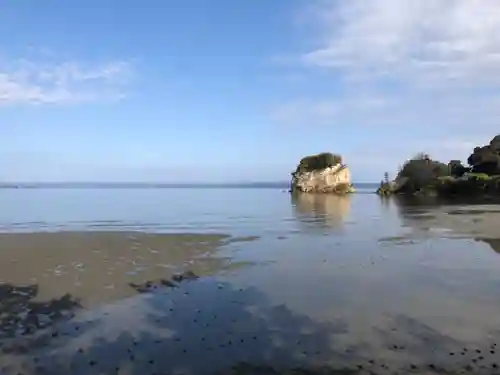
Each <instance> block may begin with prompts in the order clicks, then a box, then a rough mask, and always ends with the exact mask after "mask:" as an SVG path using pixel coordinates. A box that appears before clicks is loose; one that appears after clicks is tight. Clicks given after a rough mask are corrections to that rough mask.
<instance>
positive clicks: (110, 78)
mask: <svg viewBox="0 0 500 375" xmlns="http://www.w3.org/2000/svg"><path fill="white" fill-rule="evenodd" d="M131 75H132V65H131V64H130V63H129V62H124V61H112V62H107V63H104V64H95V65H91V64H84V63H81V62H73V61H70V62H55V63H54V62H47V61H33V60H27V59H20V60H8V61H2V60H0V105H1V104H4V105H9V104H10V105H12V104H59V103H81V102H94V101H107V100H118V99H121V98H123V97H124V95H125V91H124V90H125V87H126V85H127V83H128V81H129V79H130V77H131Z"/></svg>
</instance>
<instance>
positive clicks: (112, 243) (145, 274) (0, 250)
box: [0, 232, 240, 308]
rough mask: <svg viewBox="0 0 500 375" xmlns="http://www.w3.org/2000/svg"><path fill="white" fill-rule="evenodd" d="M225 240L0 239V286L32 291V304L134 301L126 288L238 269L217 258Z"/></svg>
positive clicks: (127, 235)
mask: <svg viewBox="0 0 500 375" xmlns="http://www.w3.org/2000/svg"><path fill="white" fill-rule="evenodd" d="M238 240H240V239H239V238H231V237H230V236H228V235H224V234H147V233H141V232H56V233H3V234H0V282H2V283H10V284H13V285H21V286H22V285H36V286H37V290H38V293H37V295H36V297H35V298H34V300H42V301H46V300H50V299H53V298H60V297H61V296H63V295H65V294H69V295H71V296H74V297H75V298H78V300H79V301H80V303H81V304H82V306H84V307H86V308H92V307H95V306H98V305H99V304H102V303H106V302H112V301H116V300H119V299H122V298H125V297H129V296H131V295H133V294H134V293H133V291H132V290H131V289H130V287H129V283H141V282H144V281H145V280H151V279H155V278H171V277H172V276H173V275H174V274H176V273H179V272H184V271H185V270H188V269H189V270H191V271H193V272H196V273H197V274H198V275H209V274H214V273H219V272H221V271H224V270H230V269H233V268H237V267H238V264H235V263H232V262H231V259H229V258H225V257H223V256H218V254H217V251H218V250H220V247H221V246H223V245H224V244H227V243H229V242H232V241H238Z"/></svg>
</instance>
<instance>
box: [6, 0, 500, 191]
mask: <svg viewBox="0 0 500 375" xmlns="http://www.w3.org/2000/svg"><path fill="white" fill-rule="evenodd" d="M499 35H500V3H498V2H497V1H495V0H481V1H479V0H449V1H443V2H436V1H435V0H422V1H419V2H418V3H417V4H416V3H415V1H412V0H384V1H379V0H349V1H347V0H345V1H343V0H330V1H329V0H271V1H270V0H241V1H234V0H211V1H208V0H169V1H160V0H152V1H148V2H137V1H131V0H119V1H118V0H85V1H83V0H72V1H71V2H68V1H65V0H46V1H43V2H41V1H37V0H19V1H15V2H14V1H11V2H3V3H2V5H0V45H1V46H2V47H1V49H0V129H1V131H2V140H3V142H2V147H1V148H0V179H1V180H4V181H89V180H91V181H162V182H163V181H165V182H196V181H209V182H221V181H251V180H266V181H269V180H287V179H288V178H289V173H290V171H291V170H292V169H293V168H294V167H295V164H296V163H297V161H298V160H299V159H300V158H301V157H302V156H304V155H306V154H310V153H316V152H321V151H332V152H337V153H340V154H342V155H343V156H344V159H345V161H346V162H347V163H348V164H349V165H350V166H351V168H352V174H353V177H354V180H356V181H376V180H379V179H380V177H381V175H382V174H383V172H384V171H385V170H388V171H390V172H393V171H395V169H396V168H397V166H398V164H400V163H401V162H402V161H403V160H404V159H406V158H408V157H410V156H412V155H413V154H415V153H417V152H419V151H426V152H428V153H430V154H431V156H434V157H436V158H439V159H443V160H449V159H451V158H461V159H462V160H465V159H466V158H467V156H468V154H469V153H470V151H471V150H472V148H473V147H474V146H475V145H477V144H483V143H486V142H488V141H489V139H491V138H492V137H493V136H494V135H495V134H497V133H499V132H500V126H499V122H500V120H499V119H500V116H499V115H500V113H499V112H500V106H499V104H500V96H499V91H498V88H499V84H500V82H499V79H500V74H499V73H500V37H499Z"/></svg>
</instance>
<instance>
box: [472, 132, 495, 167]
mask: <svg viewBox="0 0 500 375" xmlns="http://www.w3.org/2000/svg"><path fill="white" fill-rule="evenodd" d="M467 163H469V165H470V166H471V167H472V172H473V173H485V174H487V175H490V176H491V175H500V135H497V136H495V137H494V138H493V139H492V140H491V142H490V144H488V145H486V146H483V147H476V148H474V151H473V152H472V154H471V155H470V156H469V158H468V159H467Z"/></svg>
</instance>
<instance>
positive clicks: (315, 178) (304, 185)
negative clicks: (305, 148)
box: [291, 153, 352, 194]
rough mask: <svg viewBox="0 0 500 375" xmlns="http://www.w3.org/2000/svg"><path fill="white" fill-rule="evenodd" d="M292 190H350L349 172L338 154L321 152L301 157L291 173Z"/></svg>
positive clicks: (340, 191)
mask: <svg viewBox="0 0 500 375" xmlns="http://www.w3.org/2000/svg"><path fill="white" fill-rule="evenodd" d="M291 191H292V192H303V193H334V194H346V193H350V192H352V183H351V172H350V170H349V167H348V166H347V165H345V164H343V163H342V158H341V156H340V155H334V154H331V153H321V154H318V155H312V156H307V157H305V158H303V159H302V160H301V161H300V163H299V165H298V166H297V168H296V170H295V172H293V173H292V182H291Z"/></svg>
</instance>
